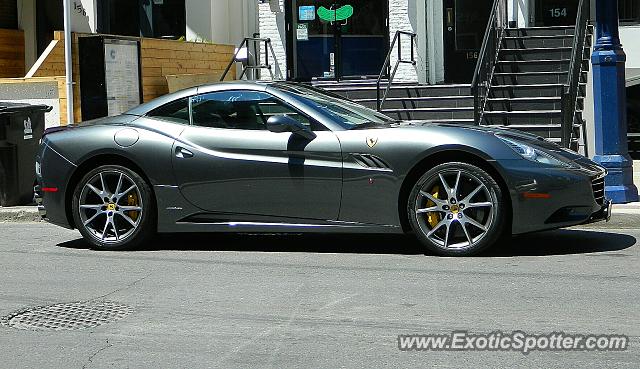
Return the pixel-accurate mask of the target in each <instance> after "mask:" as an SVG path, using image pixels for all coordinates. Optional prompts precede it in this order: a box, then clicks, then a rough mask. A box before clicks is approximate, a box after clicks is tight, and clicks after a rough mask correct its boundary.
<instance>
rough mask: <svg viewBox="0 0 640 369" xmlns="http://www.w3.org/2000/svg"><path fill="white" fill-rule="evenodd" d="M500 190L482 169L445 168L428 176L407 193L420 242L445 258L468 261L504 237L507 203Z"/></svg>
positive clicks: (454, 165)
mask: <svg viewBox="0 0 640 369" xmlns="http://www.w3.org/2000/svg"><path fill="white" fill-rule="evenodd" d="M502 196H503V194H502V191H501V189H500V186H499V185H498V184H497V183H496V181H495V180H494V179H493V178H492V177H491V176H490V175H489V174H488V173H487V172H486V171H484V170H482V169H481V168H479V167H477V166H474V165H470V164H466V163H446V164H441V165H438V166H436V167H435V168H433V169H431V170H429V171H428V172H426V173H425V174H424V175H423V176H422V177H420V179H419V180H418V181H417V182H416V184H415V185H414V187H413V190H412V191H411V194H410V197H409V201H408V204H407V205H408V206H407V211H408V217H409V222H410V224H411V227H412V229H413V231H414V232H415V234H416V236H417V237H418V239H419V240H420V241H421V242H422V243H423V244H424V245H425V246H426V247H427V248H428V249H429V250H430V251H431V252H434V253H436V254H438V255H443V256H469V255H473V254H476V253H478V252H480V251H482V250H484V249H485V248H487V247H489V246H491V245H492V244H493V243H494V242H495V241H496V240H497V239H498V238H499V237H500V236H501V234H502V229H503V228H504V227H503V225H504V219H505V208H504V207H505V202H504V201H503V197H502Z"/></svg>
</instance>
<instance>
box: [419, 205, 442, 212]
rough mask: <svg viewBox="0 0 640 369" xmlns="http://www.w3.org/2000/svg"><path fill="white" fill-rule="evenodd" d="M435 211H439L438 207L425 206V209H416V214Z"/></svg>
mask: <svg viewBox="0 0 640 369" xmlns="http://www.w3.org/2000/svg"><path fill="white" fill-rule="evenodd" d="M436 211H440V208H439V207H437V206H434V207H431V208H426V209H418V210H416V214H425V213H433V212H436Z"/></svg>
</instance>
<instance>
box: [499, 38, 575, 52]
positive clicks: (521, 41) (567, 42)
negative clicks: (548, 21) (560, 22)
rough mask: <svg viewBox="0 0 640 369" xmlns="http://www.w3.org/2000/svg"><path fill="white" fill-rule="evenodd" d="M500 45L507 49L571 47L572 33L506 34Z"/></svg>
mask: <svg viewBox="0 0 640 369" xmlns="http://www.w3.org/2000/svg"><path fill="white" fill-rule="evenodd" d="M502 46H503V47H505V48H507V49H532V48H556V47H573V35H547V36H507V37H505V38H504V39H503V40H502Z"/></svg>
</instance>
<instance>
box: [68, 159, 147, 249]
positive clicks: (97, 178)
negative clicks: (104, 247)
mask: <svg viewBox="0 0 640 369" xmlns="http://www.w3.org/2000/svg"><path fill="white" fill-rule="evenodd" d="M112 190H113V191H112ZM78 207H79V209H78V211H79V214H80V220H81V222H82V226H83V227H84V228H85V229H86V230H87V231H88V232H89V234H90V235H91V236H92V237H94V238H95V239H97V240H98V241H100V242H103V243H107V244H109V243H117V242H122V241H124V240H126V239H127V238H129V237H131V235H133V234H134V233H135V231H136V230H137V229H138V227H139V226H140V222H141V220H142V215H143V214H142V211H143V204H142V194H141V193H140V189H139V188H138V186H137V185H136V184H135V182H134V181H133V179H132V178H131V177H129V176H128V175H127V174H125V173H123V172H120V171H117V170H107V171H102V172H99V173H97V174H96V175H94V176H93V177H91V179H89V180H88V181H87V182H86V184H85V185H84V187H83V188H82V191H81V192H80V201H79V203H78Z"/></svg>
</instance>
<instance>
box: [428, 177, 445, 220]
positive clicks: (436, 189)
mask: <svg viewBox="0 0 640 369" xmlns="http://www.w3.org/2000/svg"><path fill="white" fill-rule="evenodd" d="M431 191H432V192H431V195H433V197H435V198H436V199H437V198H438V193H439V192H440V186H435V187H433V189H431ZM434 206H436V204H435V203H434V202H433V201H431V200H427V207H428V208H431V207H434ZM441 220H442V216H441V215H440V213H438V212H435V211H434V212H431V213H427V222H429V225H430V226H431V229H433V227H435V226H437V225H438V223H440V221H441Z"/></svg>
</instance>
